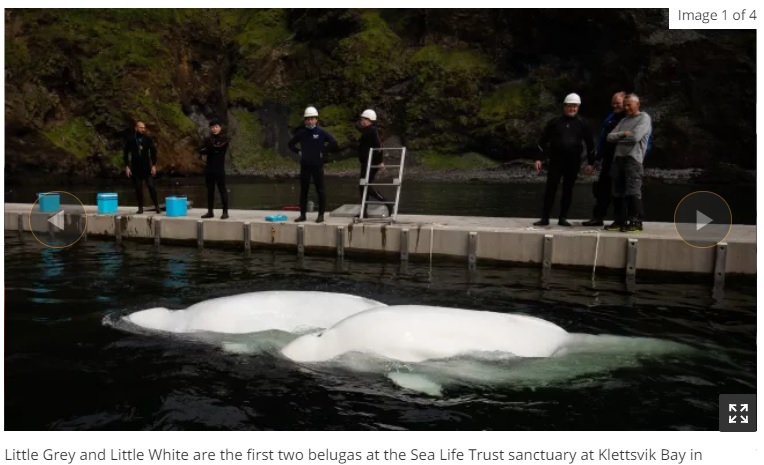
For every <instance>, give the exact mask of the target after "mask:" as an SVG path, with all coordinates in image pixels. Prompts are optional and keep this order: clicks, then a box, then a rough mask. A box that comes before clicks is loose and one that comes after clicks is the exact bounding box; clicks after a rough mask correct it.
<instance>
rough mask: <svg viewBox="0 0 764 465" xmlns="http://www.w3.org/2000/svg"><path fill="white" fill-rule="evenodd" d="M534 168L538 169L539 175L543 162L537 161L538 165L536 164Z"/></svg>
mask: <svg viewBox="0 0 764 465" xmlns="http://www.w3.org/2000/svg"><path fill="white" fill-rule="evenodd" d="M534 166H535V167H536V172H537V173H538V172H539V171H541V160H536V163H534Z"/></svg>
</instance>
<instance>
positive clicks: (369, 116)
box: [361, 110, 377, 121]
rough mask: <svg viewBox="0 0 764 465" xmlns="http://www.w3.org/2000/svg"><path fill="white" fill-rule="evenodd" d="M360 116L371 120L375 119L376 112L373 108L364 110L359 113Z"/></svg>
mask: <svg viewBox="0 0 764 465" xmlns="http://www.w3.org/2000/svg"><path fill="white" fill-rule="evenodd" d="M361 118H366V119H369V120H371V121H376V120H377V112H375V111H374V110H365V111H364V112H363V113H361Z"/></svg>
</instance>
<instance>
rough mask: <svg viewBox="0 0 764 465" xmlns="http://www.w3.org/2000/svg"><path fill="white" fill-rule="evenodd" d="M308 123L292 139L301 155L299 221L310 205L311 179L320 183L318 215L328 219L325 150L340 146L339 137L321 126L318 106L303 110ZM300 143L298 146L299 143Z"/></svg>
mask: <svg viewBox="0 0 764 465" xmlns="http://www.w3.org/2000/svg"><path fill="white" fill-rule="evenodd" d="M303 118H304V121H305V125H304V126H303V127H300V128H297V130H296V131H295V133H294V136H292V139H291V140H290V141H289V150H291V151H292V152H294V153H297V154H299V155H300V216H299V217H298V218H296V219H295V221H296V222H298V223H299V222H301V221H305V220H306V217H305V213H306V211H307V209H308V207H307V205H308V190H309V189H310V181H311V179H313V182H314V183H315V185H316V191H317V192H318V217H317V218H316V223H323V222H324V211H325V210H326V189H325V186H324V153H325V152H336V151H338V150H339V146H338V145H337V141H336V140H335V139H334V137H333V136H332V135H331V134H329V133H328V132H326V131H324V130H323V129H321V128H319V127H318V126H317V124H318V110H316V108H315V107H308V108H306V109H305V113H304V114H303ZM298 143H299V144H300V149H299V150H298V149H297V146H296V144H298Z"/></svg>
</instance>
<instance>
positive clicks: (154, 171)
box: [151, 165, 157, 176]
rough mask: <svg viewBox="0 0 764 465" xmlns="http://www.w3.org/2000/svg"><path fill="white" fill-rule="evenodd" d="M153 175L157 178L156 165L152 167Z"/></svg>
mask: <svg viewBox="0 0 764 465" xmlns="http://www.w3.org/2000/svg"><path fill="white" fill-rule="evenodd" d="M151 175H152V176H156V175H157V167H156V165H155V166H152V167H151Z"/></svg>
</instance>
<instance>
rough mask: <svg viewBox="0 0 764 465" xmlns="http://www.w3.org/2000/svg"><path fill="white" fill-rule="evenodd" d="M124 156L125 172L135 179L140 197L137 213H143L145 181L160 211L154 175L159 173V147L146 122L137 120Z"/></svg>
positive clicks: (125, 146)
mask: <svg viewBox="0 0 764 465" xmlns="http://www.w3.org/2000/svg"><path fill="white" fill-rule="evenodd" d="M122 158H123V162H124V164H125V174H126V175H127V177H128V178H132V179H133V187H134V188H135V196H136V197H137V198H138V212H137V214H139V215H140V214H141V213H143V183H144V182H145V183H146V186H147V187H148V188H149V195H151V201H152V202H154V207H155V208H156V212H157V213H159V211H160V210H159V201H158V199H157V189H156V186H155V185H154V176H155V175H156V174H157V147H156V144H155V143H154V140H153V139H152V138H151V137H149V136H148V135H147V134H146V124H145V123H144V122H143V121H136V122H135V131H134V132H133V133H132V134H131V135H130V136H128V137H127V138H126V139H125V145H124V150H123V154H122Z"/></svg>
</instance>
